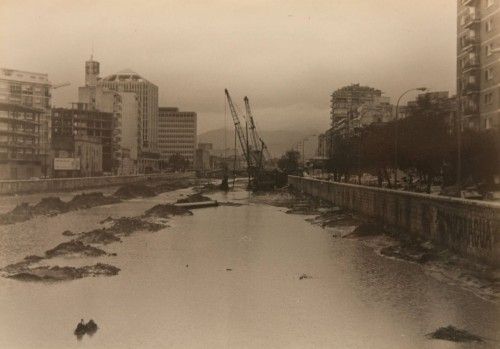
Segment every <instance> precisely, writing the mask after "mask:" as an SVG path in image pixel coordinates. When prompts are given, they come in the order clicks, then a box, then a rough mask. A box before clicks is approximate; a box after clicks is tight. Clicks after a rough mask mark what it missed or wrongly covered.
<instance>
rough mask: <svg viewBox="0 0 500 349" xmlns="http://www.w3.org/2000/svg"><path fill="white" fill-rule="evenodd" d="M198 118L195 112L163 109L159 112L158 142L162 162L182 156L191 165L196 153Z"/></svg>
mask: <svg viewBox="0 0 500 349" xmlns="http://www.w3.org/2000/svg"><path fill="white" fill-rule="evenodd" d="M196 130H197V116H196V113H195V112H187V111H179V109H178V108H170V107H161V108H159V111H158V141H159V149H160V154H161V159H162V161H167V162H168V160H169V159H170V157H171V156H172V155H174V154H180V155H182V156H183V157H184V158H186V159H187V160H189V162H190V163H191V164H193V162H194V157H195V151H196Z"/></svg>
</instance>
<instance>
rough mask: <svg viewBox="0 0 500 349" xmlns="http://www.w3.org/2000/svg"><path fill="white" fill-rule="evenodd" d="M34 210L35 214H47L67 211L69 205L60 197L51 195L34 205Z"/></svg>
mask: <svg viewBox="0 0 500 349" xmlns="http://www.w3.org/2000/svg"><path fill="white" fill-rule="evenodd" d="M32 210H33V213H34V214H35V215H47V214H54V213H55V214H57V213H62V212H67V211H68V210H69V207H68V204H67V203H66V202H64V201H62V200H61V199H60V198H59V197H54V196H50V197H47V198H42V200H40V202H39V203H37V204H36V205H35V206H33V208H32Z"/></svg>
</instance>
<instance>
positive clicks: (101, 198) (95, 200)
mask: <svg viewBox="0 0 500 349" xmlns="http://www.w3.org/2000/svg"><path fill="white" fill-rule="evenodd" d="M120 201H121V200H120V199H118V198H115V197H113V196H105V195H104V194H103V193H102V192H100V191H99V192H93V193H82V194H79V195H76V196H74V197H73V199H71V201H69V202H68V206H69V208H70V209H71V210H78V209H82V208H91V207H95V206H103V205H110V204H116V203H118V202H120Z"/></svg>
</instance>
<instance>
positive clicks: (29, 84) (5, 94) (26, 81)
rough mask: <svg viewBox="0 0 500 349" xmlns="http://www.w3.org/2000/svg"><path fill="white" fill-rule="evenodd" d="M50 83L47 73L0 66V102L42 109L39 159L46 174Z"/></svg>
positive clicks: (43, 172)
mask: <svg viewBox="0 0 500 349" xmlns="http://www.w3.org/2000/svg"><path fill="white" fill-rule="evenodd" d="M51 87H52V86H51V84H50V82H49V79H48V75H47V74H42V73H34V72H28V71H22V70H15V69H6V68H0V103H9V104H19V105H23V106H26V107H29V108H36V109H39V110H41V111H42V113H41V114H40V121H39V122H40V128H39V131H40V135H39V141H40V152H39V156H40V158H41V159H40V160H41V166H42V174H45V175H47V174H48V173H47V166H48V165H49V164H48V159H47V155H48V153H49V149H50V147H49V138H50V103H51V94H50V89H51Z"/></svg>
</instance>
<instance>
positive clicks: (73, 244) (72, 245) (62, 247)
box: [45, 240, 106, 258]
mask: <svg viewBox="0 0 500 349" xmlns="http://www.w3.org/2000/svg"><path fill="white" fill-rule="evenodd" d="M105 254H106V252H105V251H103V250H101V249H99V248H97V247H93V246H90V245H85V244H84V243H83V242H81V241H77V240H71V241H68V242H63V243H60V244H59V245H57V246H56V247H54V248H52V249H50V250H47V251H45V255H46V256H47V258H53V257H58V256H67V255H80V256H89V257H98V256H103V255H105Z"/></svg>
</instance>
